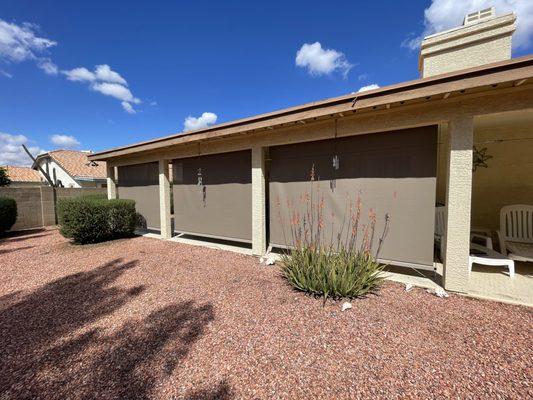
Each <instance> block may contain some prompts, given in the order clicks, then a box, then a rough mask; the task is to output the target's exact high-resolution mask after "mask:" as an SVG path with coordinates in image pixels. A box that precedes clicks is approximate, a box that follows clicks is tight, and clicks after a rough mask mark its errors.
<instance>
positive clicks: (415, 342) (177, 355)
mask: <svg viewBox="0 0 533 400" xmlns="http://www.w3.org/2000/svg"><path fill="white" fill-rule="evenodd" d="M340 305H341V303H339V302H336V303H335V302H330V303H328V304H326V306H325V307H322V303H321V301H320V300H317V299H313V298H310V297H308V296H305V295H303V294H301V293H297V292H295V291H293V290H291V289H290V288H289V287H288V286H287V285H286V284H285V283H284V281H283V280H282V278H281V277H280V276H279V271H278V270H277V268H275V267H264V266H261V265H260V264H259V263H258V261H257V260H256V259H254V258H252V257H248V256H243V255H236V254H232V253H228V252H223V251H218V250H211V249H206V248H201V247H193V246H187V245H183V244H177V243H172V242H164V241H160V240H156V239H148V238H140V237H139V238H134V239H126V240H118V241H113V242H109V243H103V244H98V245H89V246H74V245H71V244H69V243H68V242H67V241H66V240H65V239H63V238H62V237H61V236H60V235H59V234H58V233H57V231H54V230H47V231H36V232H31V233H28V234H25V235H21V236H14V237H9V238H7V239H4V240H2V241H0V346H1V348H0V399H24V398H46V399H81V398H102V399H105V398H114V399H124V398H158V399H159V398H160V399H181V398H186V399H219V398H221V399H224V398H228V399H229V398H260V399H276V398H283V399H297V398H306V399H308V398H321V399H323V398H387V399H393V398H406V397H409V398H430V397H431V398H450V397H453V398H458V397H460V398H509V399H518V398H532V396H533V386H532V360H533V346H532V343H533V334H532V326H533V315H532V313H531V310H530V309H527V308H524V307H518V306H511V305H505V304H500V303H495V302H487V301H479V300H472V299H468V298H465V297H461V296H453V295H452V296H450V297H449V298H448V299H440V298H437V297H435V296H433V295H430V294H428V293H426V292H425V291H423V290H419V289H415V290H413V291H412V292H409V293H406V292H405V291H404V290H403V287H402V286H399V285H396V284H392V283H388V284H386V285H385V286H384V287H383V288H382V290H381V291H380V294H379V295H377V296H371V297H368V298H366V299H361V300H357V301H354V302H353V309H351V310H348V311H346V312H342V313H341V312H340Z"/></svg>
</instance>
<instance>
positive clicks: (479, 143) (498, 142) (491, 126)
mask: <svg viewBox="0 0 533 400" xmlns="http://www.w3.org/2000/svg"><path fill="white" fill-rule="evenodd" d="M447 143H448V133H447V126H446V125H445V124H444V125H442V126H441V130H440V138H439V166H438V173H437V201H439V202H442V203H445V199H446V165H447V153H446V150H445V149H446V148H447ZM474 145H475V146H476V147H477V148H478V149H482V148H483V147H486V148H487V154H489V155H491V156H492V157H493V158H491V159H490V160H488V161H487V164H488V168H478V169H477V170H476V172H474V174H473V178H472V225H473V226H475V227H486V228H488V229H491V230H493V231H495V230H496V229H498V227H499V213H500V209H501V208H502V207H503V206H504V205H508V204H533V178H532V177H533V110H530V111H520V112H509V113H504V114H494V115H489V116H484V117H477V118H475V119H474Z"/></svg>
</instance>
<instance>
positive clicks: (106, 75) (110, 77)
mask: <svg viewBox="0 0 533 400" xmlns="http://www.w3.org/2000/svg"><path fill="white" fill-rule="evenodd" d="M94 74H95V76H96V79H98V80H100V81H103V82H112V83H119V84H121V85H124V86H128V82H126V79H124V78H123V77H122V76H120V74H119V73H118V72H115V71H113V70H112V69H111V67H110V66H109V65H107V64H102V65H97V66H96V70H95V71H94Z"/></svg>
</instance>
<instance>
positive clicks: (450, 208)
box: [444, 115, 474, 292]
mask: <svg viewBox="0 0 533 400" xmlns="http://www.w3.org/2000/svg"><path fill="white" fill-rule="evenodd" d="M448 131H449V147H448V152H449V159H448V182H447V187H446V206H447V215H446V220H447V222H446V239H445V240H446V242H445V263H444V287H445V288H446V289H448V290H452V291H456V292H466V291H467V286H468V275H469V274H468V256H469V254H470V209H471V204H472V201H471V197H472V146H473V141H474V122H473V118H472V116H471V115H458V116H456V117H454V118H453V119H451V120H450V123H449V125H448Z"/></svg>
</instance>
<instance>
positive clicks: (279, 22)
mask: <svg viewBox="0 0 533 400" xmlns="http://www.w3.org/2000/svg"><path fill="white" fill-rule="evenodd" d="M520 1H521V0H519V3H520ZM495 2H496V3H499V5H500V6H501V8H510V9H514V10H515V11H517V12H518V13H519V18H521V17H522V15H523V17H522V19H523V20H524V23H523V24H522V25H521V28H520V32H519V40H518V41H519V45H517V46H515V49H514V53H513V56H519V55H524V54H528V53H530V52H531V36H532V35H531V31H532V30H533V29H532V26H531V25H532V24H531V21H532V20H533V19H532V17H531V16H532V15H533V10H532V9H531V7H530V6H529V5H526V4H525V3H528V2H526V1H525V0H523V3H522V4H518V5H516V4H515V3H513V0H496V1H493V2H487V1H484V0H462V1H457V0H434V1H433V2H431V1H418V0H416V1H408V2H399V1H389V2H363V1H353V0H352V1H339V2H313V1H292V2H287V1H283V2H275V1H270V2H261V3H255V2H250V1H224V2H220V1H213V2H175V1H172V2H170V1H169V2H135V1H128V2H115V1H105V2H104V1H102V2H99V1H92V2H73V1H39V2H36V1H24V0H3V1H2V7H1V9H0V24H2V23H3V25H0V164H4V163H9V164H25V163H27V162H28V161H27V160H26V159H25V158H24V156H23V155H22V154H21V153H20V143H26V144H28V145H29V146H31V147H32V150H33V151H35V152H39V151H44V150H52V149H54V148H58V147H69V146H70V147H73V148H78V149H91V150H93V151H98V150H103V149H106V148H109V147H114V146H120V145H125V144H130V143H133V142H136V141H141V140H147V139H151V138H155V137H159V136H163V135H169V134H172V133H177V132H180V131H182V130H183V129H184V124H185V120H186V119H187V117H193V119H191V120H189V122H188V123H187V127H189V128H194V127H199V126H203V125H205V124H207V123H213V122H215V120H216V122H217V123H220V122H225V121H230V120H233V119H237V118H242V117H246V116H250V115H253V114H258V113H263V112H268V111H272V110H275V109H280V108H284V107H287V106H291V105H296V104H300V103H304V102H309V101H314V100H318V99H323V98H327V97H332V96H337V95H342V94H345V93H349V92H353V91H357V90H359V88H361V87H363V86H367V85H371V84H377V85H380V86H385V85H388V84H392V83H396V82H400V81H405V80H410V79H415V78H417V77H418V71H417V56H418V54H417V50H416V40H415V41H414V42H412V41H411V42H410V40H412V39H416V38H418V37H420V35H422V34H424V33H431V32H432V31H434V30H435V29H438V28H440V27H452V26H455V25H458V24H460V23H461V21H460V19H461V16H462V15H464V13H465V12H468V11H471V10H469V9H468V8H473V7H475V9H478V8H480V5H481V6H484V5H486V3H495ZM450 7H451V8H450ZM426 9H429V11H427V12H426V17H425V14H424V11H425V10H426ZM450 10H453V12H452V11H450ZM497 11H498V12H500V10H499V9H497ZM502 11H506V10H502ZM428 15H429V17H428ZM30 24H31V25H30ZM2 26H3V28H4V30H3V31H2V29H1V28H2ZM17 29H18V30H17ZM2 32H3V33H2ZM2 34H3V37H2ZM6 35H7V36H8V37H7V38H6ZM9 35H15V36H17V35H18V36H17V38H18V39H17V40H18V42H13V41H10V39H13V38H12V37H9ZM32 35H33V36H32ZM15 39H16V38H15ZM2 40H3V42H2ZM316 42H319V43H320V45H318V44H316ZM13 43H16V44H17V43H18V44H17V46H19V47H20V48H18V47H13V46H14V45H13ZM413 43H415V44H413ZM306 44H307V46H304V45H306ZM302 46H304V47H302ZM410 47H412V48H410ZM299 50H301V53H300V56H299V57H297V52H298V51H299ZM298 64H299V65H298ZM97 66H100V68H98V69H97ZM75 68H83V69H84V70H80V69H78V70H74V69H75ZM73 70H74V71H73ZM69 79H70V80H69ZM124 103H126V104H124ZM128 111H129V112H128ZM204 113H207V114H204ZM202 114H204V117H203V118H200V119H194V118H199V117H201V116H202ZM215 115H216V117H215Z"/></svg>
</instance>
